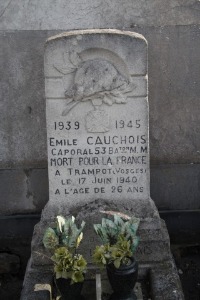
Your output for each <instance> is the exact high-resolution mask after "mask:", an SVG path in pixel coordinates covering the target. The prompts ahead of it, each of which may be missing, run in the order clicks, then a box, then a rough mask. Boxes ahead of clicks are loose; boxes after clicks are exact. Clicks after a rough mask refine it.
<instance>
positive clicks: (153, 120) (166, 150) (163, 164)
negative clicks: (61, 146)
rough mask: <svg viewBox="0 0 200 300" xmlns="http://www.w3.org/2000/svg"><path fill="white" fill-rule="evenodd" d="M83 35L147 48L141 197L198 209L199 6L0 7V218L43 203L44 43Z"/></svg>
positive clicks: (9, 0)
mask: <svg viewBox="0 0 200 300" xmlns="http://www.w3.org/2000/svg"><path fill="white" fill-rule="evenodd" d="M86 28H118V29H123V30H130V31H135V32H138V33H141V34H143V35H144V36H145V38H146V39H147V40H148V44H149V106H150V153H151V196H152V198H153V200H154V201H155V203H156V204H157V206H158V208H159V209H163V210H165V209H166V210H172V209H173V210H182V209H184V210H189V209H190V210H193V209H199V207H200V204H199V198H200V130H199V107H200V96H199V95H200V84H199V80H198V79H199V74H200V55H199V53H200V1H198V0H169V1H166V0H149V1H145V0H134V1H131V0H123V1H119V0H107V1H104V0H87V1H86V0H79V1H74V0H68V1H65V0H57V1H55V0H43V1H39V0H32V1H29V0H2V1H1V3H0V106H1V109H0V145H1V148H0V193H1V198H0V199H1V200H0V208H1V209H0V211H1V214H2V215H5V214H16V213H17V214H20V213H36V212H40V211H41V209H42V208H43V207H44V204H45V203H46V202H47V200H48V178H47V157H46V155H47V154H46V122H45V99H44V74H43V57H44V43H45V40H46V39H47V38H48V37H49V36H52V35H54V34H56V33H60V32H62V31H66V30H72V29H86Z"/></svg>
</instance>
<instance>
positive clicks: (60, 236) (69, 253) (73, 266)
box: [43, 216, 87, 284]
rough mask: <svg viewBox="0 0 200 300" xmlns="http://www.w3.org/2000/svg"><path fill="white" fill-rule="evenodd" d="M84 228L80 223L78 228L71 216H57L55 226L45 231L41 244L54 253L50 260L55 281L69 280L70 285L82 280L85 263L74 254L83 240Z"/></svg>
mask: <svg viewBox="0 0 200 300" xmlns="http://www.w3.org/2000/svg"><path fill="white" fill-rule="evenodd" d="M84 226H85V222H82V223H81V226H80V228H78V227H77V225H76V224H75V218H74V217H73V216H72V217H70V218H68V219H65V218H64V217H63V216H57V218H56V224H55V226H54V227H53V228H51V227H48V228H47V229H46V231H45V233H44V236H43V244H44V246H45V248H47V249H49V250H51V251H52V252H53V253H54V254H53V256H52V257H51V260H52V261H53V263H54V272H55V274H56V278H57V279H58V278H66V279H67V278H71V284H73V283H75V282H82V281H83V280H84V273H85V272H86V266H87V262H86V260H85V259H84V258H83V256H82V255H80V254H77V253H76V250H77V248H78V247H79V244H80V242H81V240H82V238H83V233H82V230H83V228H84Z"/></svg>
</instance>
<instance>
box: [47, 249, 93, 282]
mask: <svg viewBox="0 0 200 300" xmlns="http://www.w3.org/2000/svg"><path fill="white" fill-rule="evenodd" d="M51 259H52V261H53V262H54V272H55V274H56V279H58V278H65V279H68V278H70V279H71V284H73V283H75V282H82V281H83V280H84V273H85V271H86V266H87V262H86V260H85V259H84V258H83V256H82V255H80V254H74V255H73V254H72V253H71V252H70V251H69V250H68V249H67V248H66V247H59V248H57V249H56V250H55V252H54V255H53V256H52V257H51Z"/></svg>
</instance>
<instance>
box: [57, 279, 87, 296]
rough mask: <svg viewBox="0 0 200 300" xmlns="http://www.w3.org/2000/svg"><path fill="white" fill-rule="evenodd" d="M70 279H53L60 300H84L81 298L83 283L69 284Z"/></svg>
mask: <svg viewBox="0 0 200 300" xmlns="http://www.w3.org/2000/svg"><path fill="white" fill-rule="evenodd" d="M70 282H71V279H65V278H59V279H55V283H56V287H57V289H58V290H59V292H60V294H61V300H84V298H83V297H82V296H81V290H82V287H83V282H77V283H73V284H70Z"/></svg>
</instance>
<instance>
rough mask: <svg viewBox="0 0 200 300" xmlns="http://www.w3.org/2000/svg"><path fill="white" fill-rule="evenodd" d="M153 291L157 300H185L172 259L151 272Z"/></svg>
mask: <svg viewBox="0 0 200 300" xmlns="http://www.w3.org/2000/svg"><path fill="white" fill-rule="evenodd" d="M150 279H151V291H152V296H153V299H155V300H162V299H165V300H184V294H183V291H182V288H181V282H180V279H179V276H178V273H177V270H176V266H175V264H174V262H173V260H172V259H171V261H169V262H168V263H164V264H160V265H157V266H155V267H154V268H152V269H151V270H150Z"/></svg>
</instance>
